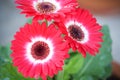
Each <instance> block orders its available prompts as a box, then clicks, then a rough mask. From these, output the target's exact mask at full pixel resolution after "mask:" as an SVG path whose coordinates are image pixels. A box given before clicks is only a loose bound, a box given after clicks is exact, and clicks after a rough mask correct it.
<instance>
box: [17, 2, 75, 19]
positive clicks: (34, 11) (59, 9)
mask: <svg viewBox="0 0 120 80" xmlns="http://www.w3.org/2000/svg"><path fill="white" fill-rule="evenodd" d="M16 3H17V4H19V6H17V8H20V9H22V13H23V14H26V16H27V17H29V16H35V18H34V19H35V20H36V19H39V20H40V19H43V18H46V19H47V20H50V19H57V18H58V17H60V16H64V13H67V12H70V11H71V10H72V9H73V7H75V6H76V5H77V1H76V0H24V1H23V0H16Z"/></svg>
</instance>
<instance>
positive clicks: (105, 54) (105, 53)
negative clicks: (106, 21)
mask: <svg viewBox="0 0 120 80" xmlns="http://www.w3.org/2000/svg"><path fill="white" fill-rule="evenodd" d="M102 32H103V34H104V36H103V40H104V42H103V43H102V47H101V49H100V52H99V54H97V55H96V56H94V57H93V56H90V55H87V57H86V58H85V59H84V60H85V63H84V66H83V68H82V70H80V71H79V72H78V73H77V74H76V75H75V78H74V79H75V80H85V78H84V77H85V76H86V75H87V76H88V77H92V78H90V79H86V80H92V79H93V80H98V79H102V80H105V79H106V78H107V77H109V76H110V74H111V61H112V56H111V44H112V41H111V38H110V35H109V29H108V27H107V26H103V29H102ZM86 78H87V77H86Z"/></svg>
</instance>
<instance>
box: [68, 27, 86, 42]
mask: <svg viewBox="0 0 120 80" xmlns="http://www.w3.org/2000/svg"><path fill="white" fill-rule="evenodd" d="M68 32H69V34H70V36H71V37H72V38H73V39H75V40H77V41H81V40H82V39H83V38H84V33H83V31H82V30H81V28H80V27H79V26H77V25H70V26H69V28H68Z"/></svg>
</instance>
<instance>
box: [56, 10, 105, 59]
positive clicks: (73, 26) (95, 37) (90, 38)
mask: <svg viewBox="0 0 120 80" xmlns="http://www.w3.org/2000/svg"><path fill="white" fill-rule="evenodd" d="M62 21H63V24H62V23H57V24H59V28H60V29H61V30H62V32H63V33H64V34H65V39H66V41H68V43H69V46H70V47H71V48H72V49H73V50H74V51H75V50H78V51H79V52H80V53H81V54H82V55H83V56H84V57H85V56H86V52H89V54H91V55H95V54H96V53H98V51H99V48H100V47H101V44H100V42H102V35H103V34H102V33H101V32H100V30H101V28H102V27H101V26H100V25H99V24H97V23H96V19H95V18H93V17H92V15H91V14H90V13H89V12H88V11H87V10H84V9H80V8H77V9H75V11H74V12H72V13H71V14H70V15H66V17H65V18H64V19H63V20H62Z"/></svg>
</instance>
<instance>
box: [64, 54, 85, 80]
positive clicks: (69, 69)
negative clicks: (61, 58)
mask: <svg viewBox="0 0 120 80" xmlns="http://www.w3.org/2000/svg"><path fill="white" fill-rule="evenodd" d="M83 63H84V58H83V57H82V55H80V54H79V53H76V55H75V56H73V57H72V58H71V59H70V61H69V63H68V64H66V65H65V66H64V80H68V79H69V78H70V75H72V74H75V73H77V72H78V71H79V70H80V69H81V68H82V65H83Z"/></svg>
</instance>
